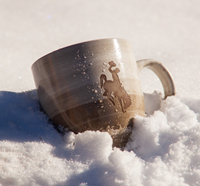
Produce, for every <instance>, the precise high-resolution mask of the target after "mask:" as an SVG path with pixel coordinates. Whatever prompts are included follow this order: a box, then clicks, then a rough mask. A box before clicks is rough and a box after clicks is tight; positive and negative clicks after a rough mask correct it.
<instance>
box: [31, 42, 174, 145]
mask: <svg viewBox="0 0 200 186" xmlns="http://www.w3.org/2000/svg"><path fill="white" fill-rule="evenodd" d="M143 67H148V68H150V69H151V70H153V71H154V72H155V73H156V74H157V75H158V77H159V78H160V80H161V82H162V85H163V87H164V91H165V97H166V96H170V95H174V94H175V88H174V83H173V80H172V77H171V75H170V73H169V72H168V70H167V69H166V68H165V67H164V66H163V65H162V64H161V63H159V62H156V61H154V60H140V61H138V62H136V61H135V58H134V55H133V52H132V47H131V45H130V44H129V42H127V41H126V40H124V39H100V40H93V41H88V42H83V43H79V44H75V45H72V46H68V47H65V48H62V49H59V50H57V51H54V52H52V53H50V54H47V55H46V56H44V57H42V58H40V59H38V60H37V61H36V62H35V63H34V64H33V65H32V72H33V76H34V80H35V84H36V88H37V92H38V96H39V100H40V103H41V106H42V108H43V110H44V111H45V112H46V113H47V115H48V116H49V117H50V118H51V120H52V121H53V122H54V123H55V125H62V126H64V127H66V128H68V129H69V130H71V131H73V132H75V133H79V132H84V131H86V130H93V131H96V130H99V131H106V132H108V133H109V134H110V135H111V137H112V138H113V146H115V147H120V148H122V147H123V146H124V145H125V143H126V142H127V140H128V136H129V134H130V132H129V130H127V126H128V124H130V123H131V122H132V118H133V117H134V116H135V115H141V116H144V114H145V108H144V98H143V92H142V89H141V84H140V79H139V72H140V70H141V69H142V68H143Z"/></svg>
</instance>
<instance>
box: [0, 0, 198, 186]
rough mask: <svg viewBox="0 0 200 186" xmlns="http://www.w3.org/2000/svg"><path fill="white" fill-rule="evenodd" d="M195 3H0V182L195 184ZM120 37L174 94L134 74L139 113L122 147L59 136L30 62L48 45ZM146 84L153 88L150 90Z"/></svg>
mask: <svg viewBox="0 0 200 186" xmlns="http://www.w3.org/2000/svg"><path fill="white" fill-rule="evenodd" d="M199 6H200V2H199V1H198V0H176V1H174V0H163V1H159V0H151V1H147V0H125V1H120V0H101V1H92V0H87V1H81V0H73V1H64V0H59V1H53V0H40V1H39V0H34V1H33V0H18V1H11V0H7V1H3V0H0V15H1V16H0V28H1V29H0V41H1V42H0V50H1V52H0V56H1V62H0V113H1V114H0V185H2V186H11V185H12V186H27V185H29V186H48V185H54V186H61V185H67V186H76V185H79V186H102V185H106V186H115V185H116V186H117V185H120V186H140V185H141V186H158V185H159V186H168V185H171V186H172V185H173V186H174V185H178V186H189V185H190V186H198V185H200V106H199V105H200V97H199V95H200V73H199V69H200V52H199V48H200V11H199ZM109 37H112V38H125V39H127V40H129V41H130V42H131V44H132V46H133V50H134V53H135V56H136V59H138V60H139V59H142V58H154V59H156V60H159V61H161V62H162V63H163V64H164V65H165V66H166V67H167V68H168V69H169V71H170V72H171V74H172V76H173V77H174V80H175V85H176V90H177V95H176V96H173V97H168V98H167V99H166V100H162V92H163V90H162V87H161V84H160V82H159V80H158V78H157V77H156V76H155V75H154V74H153V73H152V72H151V71H149V70H146V69H144V70H143V71H142V72H141V82H142V86H143V90H144V92H145V93H144V98H145V106H146V113H147V116H146V117H140V116H137V117H136V118H135V120H134V127H133V130H132V135H131V139H130V140H129V142H128V144H127V146H126V149H125V150H124V151H121V150H119V149H117V148H114V149H112V140H111V137H110V136H109V135H108V134H107V133H100V132H91V131H87V132H85V133H81V134H77V135H75V134H74V133H72V132H68V133H65V134H61V133H59V132H58V131H57V130H56V129H55V128H54V127H53V125H52V123H51V122H50V121H49V119H48V117H47V116H46V115H45V114H44V113H43V112H42V111H41V109H40V106H39V102H38V97H37V93H36V90H35V86H34V82H33V78H32V74H31V65H32V63H33V62H34V61H35V60H37V59H38V58H40V57H41V56H43V55H45V54H46V53H49V52H51V51H53V50H56V49H58V48H61V47H64V46H67V45H71V44H74V43H77V42H82V41H86V40H91V39H97V38H109ZM154 90H156V91H154Z"/></svg>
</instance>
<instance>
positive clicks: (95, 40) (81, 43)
mask: <svg viewBox="0 0 200 186" xmlns="http://www.w3.org/2000/svg"><path fill="white" fill-rule="evenodd" d="M106 40H124V41H126V42H127V40H126V39H124V38H102V39H92V40H88V41H83V42H79V43H75V44H71V45H68V46H65V47H61V48H59V49H57V50H53V51H52V52H49V53H47V54H45V55H43V56H42V57H40V58H38V59H37V60H36V61H35V62H33V64H32V65H31V68H33V66H34V64H36V63H37V62H39V61H40V60H41V59H42V58H45V57H47V56H50V55H52V54H53V53H55V52H58V51H60V50H63V49H66V48H70V47H74V46H78V45H83V44H86V43H90V42H97V41H106Z"/></svg>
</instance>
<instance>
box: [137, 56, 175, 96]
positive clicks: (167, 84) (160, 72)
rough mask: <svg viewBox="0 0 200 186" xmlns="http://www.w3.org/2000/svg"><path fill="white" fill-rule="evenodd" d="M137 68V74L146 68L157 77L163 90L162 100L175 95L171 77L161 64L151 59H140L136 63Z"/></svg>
mask: <svg viewBox="0 0 200 186" xmlns="http://www.w3.org/2000/svg"><path fill="white" fill-rule="evenodd" d="M137 67H138V74H139V73H140V71H141V70H142V68H144V67H147V68H149V69H150V70H152V71H153V72H154V73H155V74H156V75H157V76H158V77H159V79H160V81H161V83H162V86H163V89H164V94H165V96H164V99H166V98H167V97H168V96H172V95H175V93H176V92H175V85H174V81H173V79H172V76H171V74H170V73H169V71H168V70H167V69H166V68H165V67H164V66H163V64H162V63H160V62H158V61H155V60H153V59H142V60H138V61H137Z"/></svg>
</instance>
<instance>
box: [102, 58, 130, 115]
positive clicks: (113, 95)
mask: <svg viewBox="0 0 200 186" xmlns="http://www.w3.org/2000/svg"><path fill="white" fill-rule="evenodd" d="M108 64H109V65H110V67H109V68H108V70H109V72H110V73H111V74H112V78H113V81H111V80H107V77H106V75H105V74H101V76H100V86H101V88H103V89H104V90H105V91H104V93H103V96H105V97H107V99H108V100H109V101H110V102H111V103H112V104H113V106H116V103H115V102H116V99H117V100H118V101H119V103H120V106H121V109H122V112H126V109H127V108H128V107H129V106H130V105H131V98H130V96H129V95H128V94H127V92H126V91H125V89H124V87H122V84H121V82H120V80H119V76H118V75H117V74H118V73H119V72H120V70H119V68H115V69H113V70H112V68H113V67H115V66H116V64H115V62H113V61H110V62H109V63H108Z"/></svg>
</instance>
